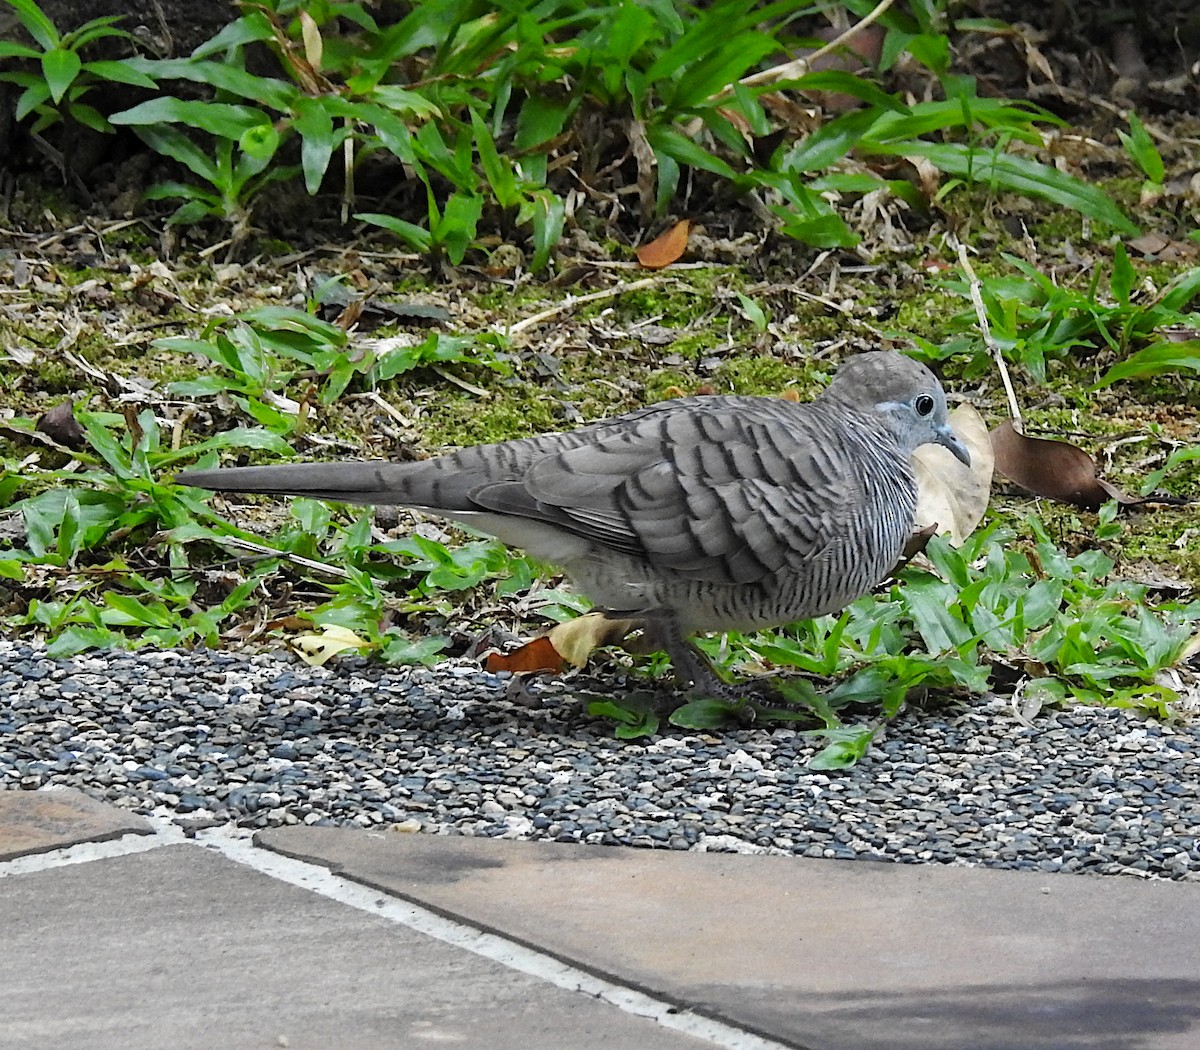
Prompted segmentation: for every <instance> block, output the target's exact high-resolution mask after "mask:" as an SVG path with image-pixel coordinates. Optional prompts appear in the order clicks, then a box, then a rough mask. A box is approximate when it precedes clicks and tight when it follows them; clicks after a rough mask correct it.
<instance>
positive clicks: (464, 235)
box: [436, 192, 483, 266]
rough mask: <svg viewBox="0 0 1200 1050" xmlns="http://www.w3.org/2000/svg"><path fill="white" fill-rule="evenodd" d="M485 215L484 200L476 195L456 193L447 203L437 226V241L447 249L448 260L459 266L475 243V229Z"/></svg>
mask: <svg viewBox="0 0 1200 1050" xmlns="http://www.w3.org/2000/svg"><path fill="white" fill-rule="evenodd" d="M482 214H483V198H482V197H481V196H479V195H478V194H475V193H470V194H468V193H461V192H456V193H452V194H451V195H450V199H449V200H447V201H446V208H445V211H444V212H443V213H442V218H441V220H440V221H439V222H438V224H437V233H436V240H437V241H438V242H439V243H440V244H441V245H442V246H443V247H444V248H445V249H446V258H447V259H449V260H450V262H451V263H452V264H453V265H454V266H457V265H458V264H459V263H461V262H462V261H463V256H465V255H466V254H467V249H468V248H469V247H470V246H471V245H472V244H473V243H474V241H475V228H476V225H477V224H478V223H479V217H480V215H482Z"/></svg>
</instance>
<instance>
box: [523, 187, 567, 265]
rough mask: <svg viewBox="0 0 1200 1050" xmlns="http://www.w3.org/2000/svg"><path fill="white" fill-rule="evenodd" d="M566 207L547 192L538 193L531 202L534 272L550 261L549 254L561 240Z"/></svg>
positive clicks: (556, 197) (556, 195) (558, 198)
mask: <svg viewBox="0 0 1200 1050" xmlns="http://www.w3.org/2000/svg"><path fill="white" fill-rule="evenodd" d="M565 217H566V205H565V204H564V203H563V200H562V198H561V197H559V196H558V194H556V193H551V192H550V191H549V190H543V191H541V192H539V193H538V194H537V195H536V196H535V198H534V200H533V260H532V261H531V263H530V268H531V269H533V270H534V271H535V272H536V271H538V270H540V269H541V268H542V267H543V266H545V265H546V263H547V262H549V261H550V252H551V251H552V250H553V248H554V247H555V246H556V245H557V244H558V242H559V241H560V240H562V231H563V220H564V218H565Z"/></svg>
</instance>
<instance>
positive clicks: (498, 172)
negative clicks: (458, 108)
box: [471, 110, 521, 208]
mask: <svg viewBox="0 0 1200 1050" xmlns="http://www.w3.org/2000/svg"><path fill="white" fill-rule="evenodd" d="M471 127H472V129H473V130H474V132H475V149H476V151H477V152H478V154H479V163H480V165H481V166H482V168H483V174H484V178H486V179H487V181H488V185H489V186H491V188H492V194H493V195H494V196H495V198H496V203H497V204H499V205H500V207H502V208H511V207H513V206H514V205H515V204H517V203H518V202H519V201H520V199H521V195H520V194H519V193H518V192H517V182H516V179H515V178H514V177H513V172H512V164H511V163H510V162H509V160H508V158H507V157H501V156H500V154H499V153H498V152H497V151H496V143H495V142H494V141H493V140H492V133H491V132H490V131H489V130H488V127H487V124H485V123H484V121H483V118H482V117H481V116H480V115H479V113H478V112H476V111H475V110H471Z"/></svg>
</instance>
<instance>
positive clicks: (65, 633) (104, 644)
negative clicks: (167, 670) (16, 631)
mask: <svg viewBox="0 0 1200 1050" xmlns="http://www.w3.org/2000/svg"><path fill="white" fill-rule="evenodd" d="M10 2H11V0H10ZM120 637H121V636H120V635H119V634H117V633H115V632H114V631H110V630H108V629H107V628H104V627H80V626H78V625H72V626H70V627H66V628H64V629H63V630H62V631H61V632H60V633H59V634H58V636H57V637H55V638H54V639H52V640H51V641H50V642H49V643H48V644H47V645H46V655H47V656H48V657H49V658H50V659H51V660H64V659H66V658H67V657H68V656H75V655H77V654H78V653H82V652H84V651H86V650H88V649H106V648H108V647H110V646H112V645H113V644H114V643H115V642H117V641H119V640H120Z"/></svg>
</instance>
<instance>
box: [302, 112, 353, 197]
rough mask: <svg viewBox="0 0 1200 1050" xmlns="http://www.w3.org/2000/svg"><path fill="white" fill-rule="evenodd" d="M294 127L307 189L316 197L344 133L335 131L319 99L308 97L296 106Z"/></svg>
mask: <svg viewBox="0 0 1200 1050" xmlns="http://www.w3.org/2000/svg"><path fill="white" fill-rule="evenodd" d="M296 111H297V112H296V119H295V121H294V122H293V125H292V126H293V127H294V128H295V129H296V131H298V132H299V133H300V140H301V141H300V166H301V168H302V169H303V170H304V188H305V189H306V190H308V192H309V194H310V195H315V194H316V193H317V191H318V190H319V189H320V188H321V183H322V182H323V181H324V180H325V172H326V170H327V169H328V167H329V160H330V158H331V157H332V156H333V151H334V149H336V148H337V146H338V145H340V144H341V142H342V141H343V140H344V139H345V137H346V136H345V134H344V133H342V132H339V131H337V130H335V129H334V126H333V117H332V116H330V114H329V111H328V110H327V109H326V108H325V107H324V106H322V105H321V102H320V100H319V99H311V98H305V99H301V100H300V101H298V102H297V103H296Z"/></svg>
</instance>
